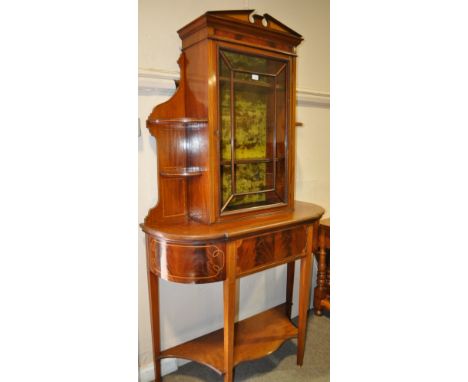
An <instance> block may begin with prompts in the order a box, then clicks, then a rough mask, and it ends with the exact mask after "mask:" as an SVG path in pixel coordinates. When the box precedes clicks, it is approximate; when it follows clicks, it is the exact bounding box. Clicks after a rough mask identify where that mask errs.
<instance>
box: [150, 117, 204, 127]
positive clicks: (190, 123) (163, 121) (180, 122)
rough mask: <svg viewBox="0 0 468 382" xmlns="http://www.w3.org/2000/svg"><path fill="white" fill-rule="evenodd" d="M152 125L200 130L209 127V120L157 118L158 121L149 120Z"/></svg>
mask: <svg viewBox="0 0 468 382" xmlns="http://www.w3.org/2000/svg"><path fill="white" fill-rule="evenodd" d="M147 122H148V123H149V124H150V125H164V126H171V127H173V128H177V127H178V128H183V129H185V128H190V129H199V128H202V127H205V126H207V124H208V120H207V119H201V118H187V117H182V118H157V119H148V121H147Z"/></svg>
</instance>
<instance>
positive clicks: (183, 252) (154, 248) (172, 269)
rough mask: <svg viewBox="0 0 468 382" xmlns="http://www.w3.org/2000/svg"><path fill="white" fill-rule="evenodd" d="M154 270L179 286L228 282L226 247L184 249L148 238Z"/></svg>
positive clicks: (150, 259) (180, 246) (183, 247)
mask: <svg viewBox="0 0 468 382" xmlns="http://www.w3.org/2000/svg"><path fill="white" fill-rule="evenodd" d="M147 240H148V256H149V266H150V270H151V271H152V272H153V273H155V274H157V275H158V276H159V277H160V278H162V279H164V280H168V281H174V282H179V283H209V282H215V281H220V280H224V279H225V278H226V272H225V255H224V252H225V244H224V243H213V244H207V245H183V244H171V243H165V242H160V241H158V240H156V239H155V238H154V237H151V236H149V237H148V239H147Z"/></svg>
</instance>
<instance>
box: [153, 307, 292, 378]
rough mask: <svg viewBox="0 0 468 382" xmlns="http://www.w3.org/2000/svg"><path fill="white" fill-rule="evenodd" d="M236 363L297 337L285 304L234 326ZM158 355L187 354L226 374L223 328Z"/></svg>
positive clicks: (256, 356)
mask: <svg viewBox="0 0 468 382" xmlns="http://www.w3.org/2000/svg"><path fill="white" fill-rule="evenodd" d="M234 333H235V334H234V366H236V365H238V364H239V363H241V362H244V361H250V360H254V359H258V358H262V357H264V356H266V355H268V354H271V353H272V352H274V351H275V350H277V349H278V348H279V347H280V346H281V345H282V343H283V342H284V341H286V340H287V339H290V338H294V337H297V328H296V327H295V326H294V325H293V324H292V323H291V321H290V320H289V318H288V317H286V304H281V305H278V306H276V307H274V308H272V309H269V310H267V311H265V312H262V313H260V314H257V315H255V316H252V317H250V318H247V319H245V320H242V321H239V322H237V323H236V324H235V329H234ZM159 358H184V359H189V360H192V361H196V362H199V363H201V364H204V365H206V366H209V367H211V368H212V369H213V370H215V371H216V372H218V373H220V374H224V372H225V370H224V330H223V329H219V330H216V331H214V332H212V333H209V334H206V335H204V336H202V337H199V338H196V339H194V340H191V341H188V342H185V343H183V344H181V345H178V346H175V347H173V348H170V349H167V350H164V351H163V352H161V355H160V356H159Z"/></svg>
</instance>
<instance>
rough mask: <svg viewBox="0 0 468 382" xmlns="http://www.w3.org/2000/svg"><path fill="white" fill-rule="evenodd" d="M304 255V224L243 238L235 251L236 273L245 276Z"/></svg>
mask: <svg viewBox="0 0 468 382" xmlns="http://www.w3.org/2000/svg"><path fill="white" fill-rule="evenodd" d="M305 255H306V228H305V227H304V226H301V227H297V228H291V229H286V230H282V231H277V232H273V233H267V234H264V235H260V236H255V237H252V238H249V239H244V240H242V244H241V245H240V246H239V249H238V251H237V274H238V275H239V276H245V275H248V274H250V273H253V272H258V271H259V270H263V269H268V268H271V267H274V266H278V265H280V264H284V263H287V262H291V261H294V260H296V259H297V258H299V257H302V256H305Z"/></svg>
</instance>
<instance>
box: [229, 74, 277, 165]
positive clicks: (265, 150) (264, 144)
mask: <svg viewBox="0 0 468 382" xmlns="http://www.w3.org/2000/svg"><path fill="white" fill-rule="evenodd" d="M252 77H253V75H251V74H247V73H237V72H236V73H235V75H234V108H235V147H236V159H260V158H262V159H264V158H271V155H272V150H273V147H272V143H273V130H274V115H273V113H272V112H273V111H274V108H273V107H272V105H270V104H271V103H272V102H273V98H274V89H273V86H274V79H273V77H267V76H260V75H257V76H256V77H254V78H258V80H255V79H252Z"/></svg>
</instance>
